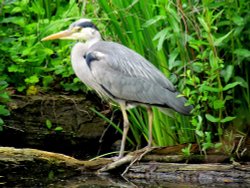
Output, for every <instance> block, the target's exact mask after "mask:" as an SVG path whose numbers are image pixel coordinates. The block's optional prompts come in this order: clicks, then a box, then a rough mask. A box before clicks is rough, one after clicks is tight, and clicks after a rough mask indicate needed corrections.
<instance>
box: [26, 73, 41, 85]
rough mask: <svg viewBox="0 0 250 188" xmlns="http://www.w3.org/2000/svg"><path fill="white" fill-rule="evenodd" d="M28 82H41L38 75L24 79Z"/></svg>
mask: <svg viewBox="0 0 250 188" xmlns="http://www.w3.org/2000/svg"><path fill="white" fill-rule="evenodd" d="M24 81H25V82H26V83H27V84H36V83H38V82H39V78H38V76H37V75H33V76H30V77H28V78H26V79H25V80H24Z"/></svg>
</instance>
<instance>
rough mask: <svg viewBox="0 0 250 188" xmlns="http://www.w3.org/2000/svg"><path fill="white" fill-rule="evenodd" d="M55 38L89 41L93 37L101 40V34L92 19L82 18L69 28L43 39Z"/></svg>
mask: <svg viewBox="0 0 250 188" xmlns="http://www.w3.org/2000/svg"><path fill="white" fill-rule="evenodd" d="M55 39H70V40H79V41H89V40H93V39H98V40H99V39H101V35H100V33H99V31H98V29H97V27H96V26H95V25H94V24H93V23H92V22H91V20H90V19H85V18H82V19H80V20H78V21H75V22H74V23H72V24H71V25H70V26H69V28H68V29H66V30H64V31H60V32H58V33H55V34H52V35H49V36H47V37H45V38H43V39H42V41H46V40H55Z"/></svg>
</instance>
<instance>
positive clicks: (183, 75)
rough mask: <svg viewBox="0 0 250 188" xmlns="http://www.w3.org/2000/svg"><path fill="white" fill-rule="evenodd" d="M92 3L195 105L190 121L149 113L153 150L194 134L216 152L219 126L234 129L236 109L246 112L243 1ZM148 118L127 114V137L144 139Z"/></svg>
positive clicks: (126, 41)
mask: <svg viewBox="0 0 250 188" xmlns="http://www.w3.org/2000/svg"><path fill="white" fill-rule="evenodd" d="M98 2H99V4H100V6H101V8H102V9H103V11H104V12H105V13H106V16H104V17H105V19H107V20H108V22H109V24H110V25H109V27H108V28H109V29H110V30H109V31H110V33H111V34H112V35H114V36H116V41H120V42H121V43H123V44H125V45H126V46H128V47H130V48H132V49H134V50H135V51H137V52H138V53H140V54H142V55H143V56H145V57H146V58H147V59H148V60H150V61H151V62H152V63H154V64H155V65H156V66H157V67H158V68H159V69H161V71H162V72H164V73H165V74H166V75H167V76H169V78H170V79H171V80H172V81H173V82H174V83H177V81H178V88H179V90H180V91H182V92H183V95H184V96H186V97H188V98H189V101H188V104H191V105H193V106H194V110H193V116H192V120H191V123H189V120H188V118H185V119H184V118H183V117H180V116H178V118H177V120H173V119H171V118H167V117H166V116H165V115H163V114H162V113H161V112H159V111H158V110H156V109H154V117H155V118H154V140H155V144H156V145H172V144H175V143H183V142H190V141H193V140H194V135H193V134H192V132H191V131H193V130H194V132H195V137H196V140H197V142H198V143H200V144H201V148H203V150H204V151H205V150H207V149H209V148H211V147H215V146H214V144H213V143H212V142H213V140H215V139H217V138H218V139H219V140H221V137H222V135H223V130H224V128H226V127H227V126H228V125H233V122H234V120H236V118H237V111H238V109H242V106H244V109H243V110H246V111H248V112H249V107H250V105H249V104H250V103H249V96H250V95H249V88H248V87H249V86H248V75H249V73H248V72H249V68H247V67H246V65H247V61H249V50H248V49H249V36H250V35H249V29H248V27H247V26H248V25H249V19H250V15H249V12H248V11H247V10H248V9H249V2H246V1H243V0H242V1H237V2H236V1H223V2H216V1H207V0H204V1H201V2H193V1H177V3H174V2H172V1H155V0H149V1H147V2H145V1H132V0H129V1H121V0H113V1H109V2H107V1H104V0H99V1H98ZM113 10H116V11H113ZM246 41H248V42H246ZM170 72H171V73H172V74H170ZM239 91H240V92H239ZM242 94H243V96H244V101H242ZM238 97H239V98H238ZM146 117H147V115H146V113H145V111H144V110H142V109H134V110H132V111H131V113H130V121H131V122H132V124H133V126H132V132H133V134H134V135H137V137H138V135H141V134H142V135H143V136H144V137H145V138H146V139H147V134H146V133H147V128H146V127H147V118H146ZM244 128H245V129H246V128H247V126H246V125H245V126H244ZM140 133H141V134H140ZM136 140H138V141H139V140H140V138H139V137H138V138H137V139H136Z"/></svg>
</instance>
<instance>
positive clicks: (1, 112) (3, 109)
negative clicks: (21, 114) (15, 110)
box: [0, 105, 10, 116]
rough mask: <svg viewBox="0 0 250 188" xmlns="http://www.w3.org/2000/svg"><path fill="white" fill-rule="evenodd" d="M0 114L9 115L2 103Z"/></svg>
mask: <svg viewBox="0 0 250 188" xmlns="http://www.w3.org/2000/svg"><path fill="white" fill-rule="evenodd" d="M0 115H2V116H9V115H10V111H9V110H7V109H6V107H5V106H4V105H0Z"/></svg>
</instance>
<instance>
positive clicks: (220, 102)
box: [213, 99, 225, 110]
mask: <svg viewBox="0 0 250 188" xmlns="http://www.w3.org/2000/svg"><path fill="white" fill-rule="evenodd" d="M224 103H225V102H224V101H223V100H219V99H218V100H215V101H213V107H214V109H216V110H217V109H221V108H224Z"/></svg>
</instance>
